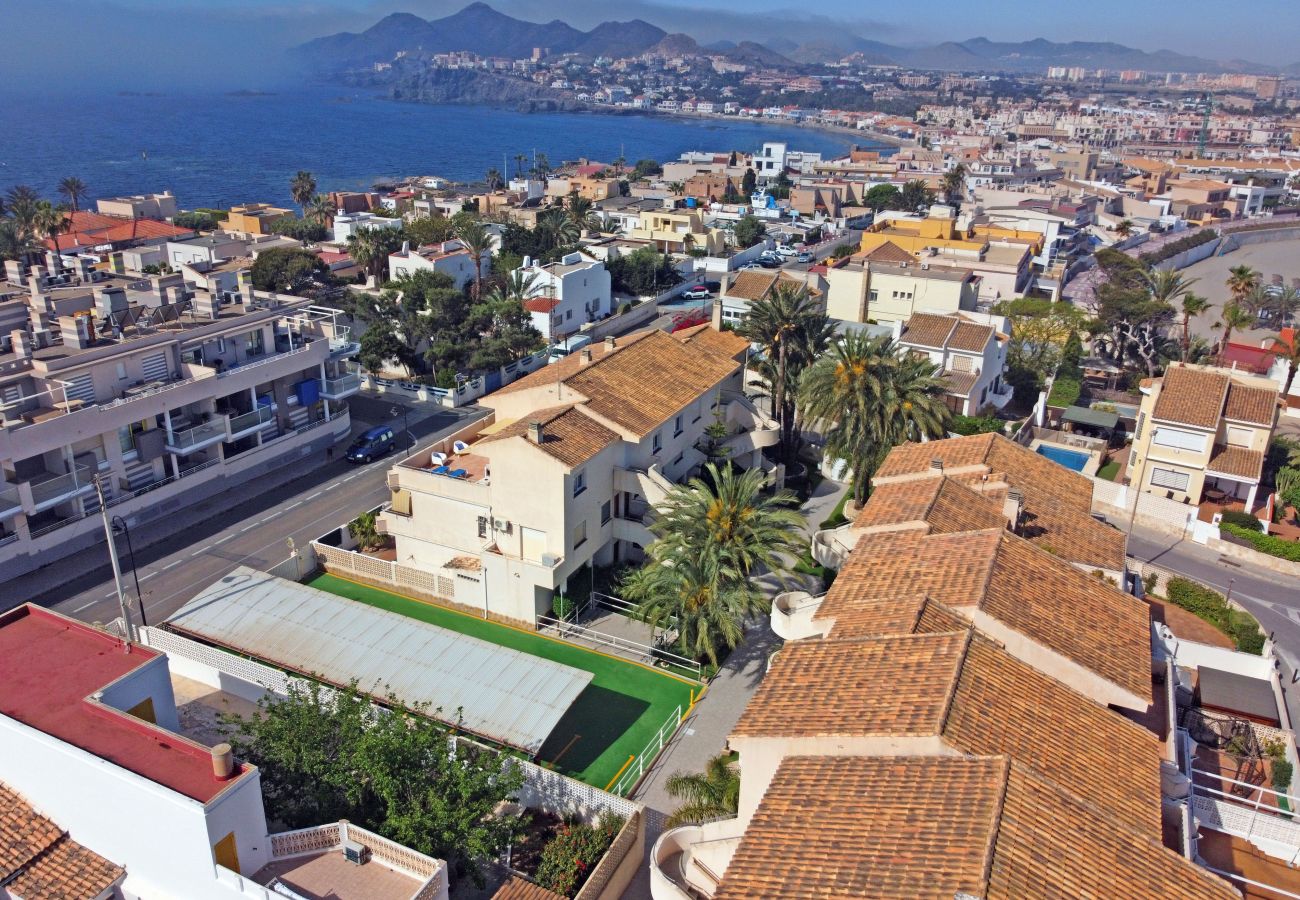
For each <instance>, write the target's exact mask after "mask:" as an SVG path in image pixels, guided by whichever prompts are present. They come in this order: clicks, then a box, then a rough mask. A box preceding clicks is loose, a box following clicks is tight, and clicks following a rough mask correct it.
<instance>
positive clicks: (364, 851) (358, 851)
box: [343, 841, 370, 866]
mask: <svg viewBox="0 0 1300 900" xmlns="http://www.w3.org/2000/svg"><path fill="white" fill-rule="evenodd" d="M343 858H344V859H346V860H347V861H348V862H350V863H352V864H353V865H354V866H364V865H365V864H366V863H368V862H370V848H369V847H367V846H366V845H365V844H358V843H357V842H356V841H344V842H343Z"/></svg>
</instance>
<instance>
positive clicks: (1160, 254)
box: [1138, 228, 1219, 266]
mask: <svg viewBox="0 0 1300 900" xmlns="http://www.w3.org/2000/svg"><path fill="white" fill-rule="evenodd" d="M1218 237H1219V233H1218V232H1217V231H1215V230H1214V229H1213V228H1207V229H1205V230H1204V231H1198V232H1197V233H1196V234H1189V235H1188V236H1187V237H1184V238H1179V239H1178V240H1176V241H1170V242H1169V243H1168V244H1165V245H1164V246H1163V247H1161V248H1160V249H1159V250H1154V251H1152V252H1150V253H1140V254H1138V262H1140V263H1145V264H1146V265H1148V266H1154V265H1156V264H1157V263H1161V262H1164V261H1165V260H1166V259H1172V258H1173V257H1175V256H1177V255H1178V254H1180V253H1182V252H1183V251H1184V250H1191V249H1192V248H1193V247H1199V246H1201V244H1208V243H1209V242H1210V241H1213V240H1216V239H1217V238H1218Z"/></svg>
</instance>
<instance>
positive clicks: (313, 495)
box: [306, 491, 321, 500]
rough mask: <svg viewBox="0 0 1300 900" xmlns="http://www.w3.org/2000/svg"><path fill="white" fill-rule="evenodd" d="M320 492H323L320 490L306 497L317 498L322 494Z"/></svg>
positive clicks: (309, 498) (308, 498)
mask: <svg viewBox="0 0 1300 900" xmlns="http://www.w3.org/2000/svg"><path fill="white" fill-rule="evenodd" d="M320 493H321V492H320V491H317V492H316V493H314V494H311V495H309V496H308V497H307V498H306V499H307V500H315V499H316V498H317V497H319V496H320Z"/></svg>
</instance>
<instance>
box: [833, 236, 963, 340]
mask: <svg viewBox="0 0 1300 900" xmlns="http://www.w3.org/2000/svg"><path fill="white" fill-rule="evenodd" d="M825 278H826V314H827V315H829V316H830V317H831V318H832V319H839V320H841V321H843V322H880V323H882V324H883V323H895V322H906V321H907V320H908V319H910V318H911V317H912V316H913V315H915V314H916V313H918V312H922V311H925V312H933V313H937V314H941V315H951V314H954V313H957V312H959V311H969V312H973V311H974V310H975V308H976V307H977V306H978V305H979V282H980V279H979V278H978V277H977V276H976V275H975V273H974V272H973V271H972V270H970V269H967V268H962V267H960V266H953V265H946V264H939V263H935V262H932V261H925V260H919V259H917V258H916V257H915V256H913V255H912V254H910V253H908V252H907V251H906V250H903V249H902V248H901V247H899V246H898V245H897V244H894V243H892V242H888V241H887V242H885V243H883V244H881V245H880V246H878V247H876V248H875V249H873V250H872V251H871V252H869V253H857V254H854V255H853V256H851V257H848V258H846V259H844V260H842V261H840V262H839V263H837V264H835V265H831V266H828V267H827V269H826V275H825Z"/></svg>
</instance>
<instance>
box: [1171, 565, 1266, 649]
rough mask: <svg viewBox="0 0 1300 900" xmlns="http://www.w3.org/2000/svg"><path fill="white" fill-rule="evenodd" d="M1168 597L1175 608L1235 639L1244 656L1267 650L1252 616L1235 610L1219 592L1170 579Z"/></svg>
mask: <svg viewBox="0 0 1300 900" xmlns="http://www.w3.org/2000/svg"><path fill="white" fill-rule="evenodd" d="M1165 596H1166V597H1168V598H1169V601H1170V602H1171V603H1173V604H1174V605H1176V606H1179V607H1182V608H1183V609H1185V610H1187V611H1188V612H1189V613H1191V614H1192V615H1194V616H1197V617H1198V618H1201V619H1204V620H1205V621H1207V622H1209V623H1210V624H1211V625H1213V626H1214V627H1215V628H1217V629H1219V630H1220V631H1222V632H1223V633H1224V634H1226V635H1227V636H1228V637H1230V638H1232V640H1233V643H1234V644H1235V645H1236V647H1237V649H1238V650H1240V651H1241V652H1242V653H1253V654H1255V655H1257V656H1258V655H1259V654H1260V652H1261V651H1262V650H1263V649H1264V635H1262V634H1260V632H1259V623H1258V622H1256V621H1255V618H1254V616H1252V615H1250V613H1246V612H1242V611H1241V610H1238V609H1233V608H1232V607H1231V606H1229V605H1228V601H1227V600H1225V599H1224V598H1223V597H1222V596H1221V595H1220V594H1219V593H1218V592H1217V591H1214V590H1211V589H1210V588H1207V587H1205V585H1202V584H1197V583H1196V582H1195V581H1191V580H1189V579H1187V578H1171V579H1169V584H1168V586H1167V587H1166V588H1165Z"/></svg>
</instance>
